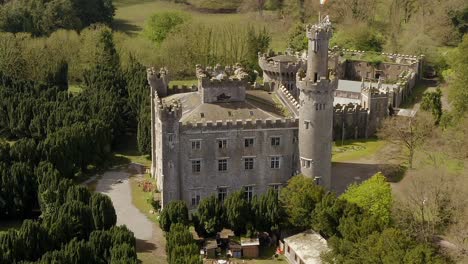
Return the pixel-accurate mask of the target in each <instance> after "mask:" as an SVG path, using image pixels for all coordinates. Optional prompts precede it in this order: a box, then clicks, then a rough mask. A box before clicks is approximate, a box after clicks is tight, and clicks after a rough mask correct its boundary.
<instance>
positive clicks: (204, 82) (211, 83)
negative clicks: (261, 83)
mask: <svg viewBox="0 0 468 264" xmlns="http://www.w3.org/2000/svg"><path fill="white" fill-rule="evenodd" d="M198 83H199V86H200V85H201V87H203V88H212V87H238V86H246V87H247V86H248V81H247V80H246V79H221V80H219V79H208V78H201V79H199V80H198Z"/></svg>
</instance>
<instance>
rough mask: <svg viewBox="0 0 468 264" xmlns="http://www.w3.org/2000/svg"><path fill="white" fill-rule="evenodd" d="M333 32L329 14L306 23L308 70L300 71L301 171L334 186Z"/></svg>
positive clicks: (318, 180)
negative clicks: (303, 73)
mask: <svg viewBox="0 0 468 264" xmlns="http://www.w3.org/2000/svg"><path fill="white" fill-rule="evenodd" d="M331 36H332V28H331V23H330V22H329V21H328V18H325V19H324V20H322V21H321V22H319V23H318V24H316V25H312V26H308V27H307V38H308V39H309V51H308V60H307V74H306V76H301V74H298V75H297V86H298V88H299V92H300V94H299V102H300V109H299V155H300V160H301V163H300V168H301V173H302V174H303V175H304V176H306V177H311V178H314V179H315V180H316V182H317V183H318V184H320V185H323V186H325V187H328V188H330V187H331V150H332V127H333V93H334V90H335V86H336V81H335V80H334V81H330V79H329V74H328V42H329V39H330V38H331Z"/></svg>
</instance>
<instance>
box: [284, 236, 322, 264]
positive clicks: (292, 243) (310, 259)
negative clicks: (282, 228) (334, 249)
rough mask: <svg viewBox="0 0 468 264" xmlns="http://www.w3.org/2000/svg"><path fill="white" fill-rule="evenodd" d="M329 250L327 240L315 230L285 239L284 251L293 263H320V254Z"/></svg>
mask: <svg viewBox="0 0 468 264" xmlns="http://www.w3.org/2000/svg"><path fill="white" fill-rule="evenodd" d="M327 251H328V246H327V241H326V240H325V239H324V238H323V237H322V236H321V235H320V234H318V233H316V232H315V231H313V230H307V231H305V232H302V233H299V234H296V235H294V236H290V237H288V238H285V239H284V250H283V252H284V255H285V256H286V259H287V260H288V262H289V263H291V264H320V263H322V260H321V259H320V254H321V253H323V252H327Z"/></svg>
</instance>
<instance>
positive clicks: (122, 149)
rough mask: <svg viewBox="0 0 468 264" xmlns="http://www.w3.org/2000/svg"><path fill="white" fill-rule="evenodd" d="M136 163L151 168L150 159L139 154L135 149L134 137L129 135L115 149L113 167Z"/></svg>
mask: <svg viewBox="0 0 468 264" xmlns="http://www.w3.org/2000/svg"><path fill="white" fill-rule="evenodd" d="M131 162H133V163H138V164H142V165H144V166H146V167H149V166H151V158H150V156H149V155H145V154H141V153H140V152H139V151H138V149H137V141H136V135H129V136H128V137H127V138H126V139H124V140H123V141H122V142H120V144H119V145H118V146H116V148H115V153H114V161H113V163H114V164H115V165H122V164H128V163H131Z"/></svg>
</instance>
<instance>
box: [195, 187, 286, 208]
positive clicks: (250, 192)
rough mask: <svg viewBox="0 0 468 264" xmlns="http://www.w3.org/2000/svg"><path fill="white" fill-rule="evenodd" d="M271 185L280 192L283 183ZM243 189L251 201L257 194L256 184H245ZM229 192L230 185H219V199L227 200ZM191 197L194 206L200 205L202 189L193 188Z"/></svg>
mask: <svg viewBox="0 0 468 264" xmlns="http://www.w3.org/2000/svg"><path fill="white" fill-rule="evenodd" d="M269 186H270V188H272V189H273V190H275V191H276V192H278V193H279V191H280V189H281V184H272V185H269ZM243 190H244V195H245V198H246V199H247V200H248V201H249V202H250V201H252V199H253V197H254V196H255V186H254V185H249V186H244V187H243ZM228 194H229V193H228V187H218V188H217V196H218V200H220V201H221V202H224V200H226V198H227V197H228ZM190 198H191V205H192V206H198V205H199V204H200V200H201V193H200V190H192V191H191V197H190Z"/></svg>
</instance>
